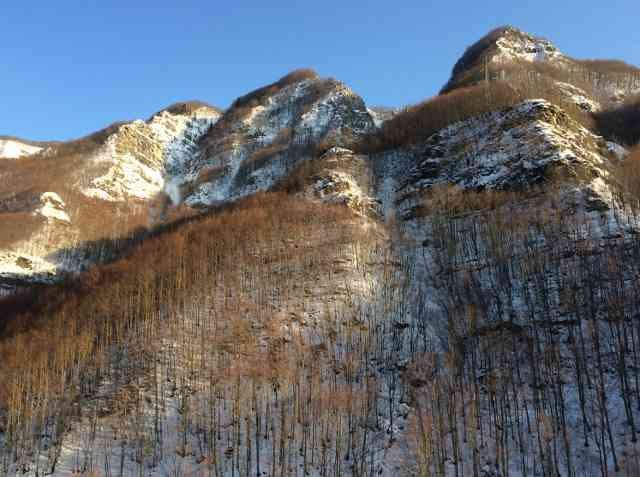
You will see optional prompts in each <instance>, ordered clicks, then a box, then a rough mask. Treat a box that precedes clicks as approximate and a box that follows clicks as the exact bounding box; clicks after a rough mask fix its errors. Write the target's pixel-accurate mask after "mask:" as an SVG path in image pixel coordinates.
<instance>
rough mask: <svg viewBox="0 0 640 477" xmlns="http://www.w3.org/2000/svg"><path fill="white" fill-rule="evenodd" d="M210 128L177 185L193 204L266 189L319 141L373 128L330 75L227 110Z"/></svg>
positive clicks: (361, 108)
mask: <svg viewBox="0 0 640 477" xmlns="http://www.w3.org/2000/svg"><path fill="white" fill-rule="evenodd" d="M221 122H222V123H223V124H224V127H220V128H219V129H216V128H214V129H212V132H211V133H210V134H208V135H207V138H206V140H205V146H204V148H203V152H202V153H201V154H199V155H195V156H192V157H191V158H190V162H188V163H185V165H184V167H183V175H182V180H181V187H182V189H183V190H186V191H187V193H186V194H185V197H186V198H185V201H186V203H187V204H189V205H192V206H199V205H211V204H215V203H219V202H222V201H228V200H234V199H237V198H240V197H243V196H246V195H249V194H252V193H255V192H257V191H259V190H265V189H267V188H269V187H271V186H272V185H273V184H275V183H276V182H277V181H278V180H279V179H282V178H283V177H284V176H285V175H286V173H287V172H288V171H290V170H291V169H292V168H293V167H294V166H295V165H296V164H297V163H299V162H300V161H303V160H308V159H311V158H312V155H313V150H314V148H313V145H314V144H318V143H319V142H320V141H323V140H324V141H333V142H335V143H340V142H342V141H343V140H345V139H344V138H352V137H354V136H358V135H361V134H364V133H366V132H368V131H370V130H372V129H373V127H374V124H373V119H372V118H371V116H370V114H369V112H368V111H367V108H366V106H365V104H364V101H362V99H361V98H360V97H359V96H357V95H356V94H355V93H354V92H353V91H351V90H350V89H349V88H348V87H347V86H345V85H344V84H342V83H340V82H338V81H335V80H326V79H310V80H309V79H307V80H303V81H300V82H297V83H294V84H290V85H288V86H285V87H283V88H282V89H281V90H279V91H277V92H276V93H274V94H272V95H269V96H267V97H266V98H262V100H261V102H260V104H252V105H248V106H244V107H242V108H238V109H235V110H231V111H230V112H228V113H226V114H225V117H223V119H222V121H221Z"/></svg>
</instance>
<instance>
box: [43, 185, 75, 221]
mask: <svg viewBox="0 0 640 477" xmlns="http://www.w3.org/2000/svg"><path fill="white" fill-rule="evenodd" d="M40 204H41V205H40V207H38V208H37V209H36V210H35V212H34V214H37V215H42V216H43V217H46V218H47V219H48V220H50V221H51V220H58V221H60V222H65V223H70V222H71V219H70V218H69V215H68V214H67V213H66V212H65V210H64V209H65V203H64V201H63V200H62V198H61V197H60V196H59V195H58V194H56V193H55V192H45V193H44V194H42V195H41V196H40Z"/></svg>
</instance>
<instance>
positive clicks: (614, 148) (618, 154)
mask: <svg viewBox="0 0 640 477" xmlns="http://www.w3.org/2000/svg"><path fill="white" fill-rule="evenodd" d="M607 150H608V151H609V152H610V153H611V154H612V155H613V156H614V157H615V158H617V159H624V158H625V157H627V154H629V151H627V149H626V148H624V147H622V146H621V145H620V144H618V143H615V142H613V141H607Z"/></svg>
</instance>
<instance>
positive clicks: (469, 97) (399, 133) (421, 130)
mask: <svg viewBox="0 0 640 477" xmlns="http://www.w3.org/2000/svg"><path fill="white" fill-rule="evenodd" d="M527 99H546V100H548V101H550V102H551V103H553V104H559V105H562V106H563V108H564V109H565V111H567V112H568V113H569V114H570V115H571V117H572V118H573V119H574V120H576V121H578V122H579V123H581V124H582V125H585V126H590V125H591V121H590V117H589V116H588V115H587V114H585V113H584V112H583V111H581V110H580V109H579V108H578V107H577V106H576V105H575V104H572V103H567V102H566V101H564V98H563V97H562V95H561V94H560V93H559V92H558V90H557V88H556V87H555V85H553V84H552V83H549V82H548V81H547V80H545V79H544V78H537V77H532V78H531V79H529V80H523V81H513V82H512V81H509V82H506V81H492V82H490V83H483V84H479V85H475V86H470V87H466V88H460V89H456V90H453V91H451V92H449V93H446V94H441V95H439V96H435V97H434V98H431V99H429V100H427V101H424V102H422V103H420V104H417V105H415V106H411V107H408V108H406V109H405V110H404V111H402V112H399V113H398V114H396V115H395V116H394V117H393V118H392V119H390V120H388V121H386V122H385V123H384V124H383V126H382V129H381V130H380V131H376V132H375V133H373V134H372V135H369V136H367V137H365V138H363V140H362V142H361V144H360V145H359V146H358V147H359V149H360V150H361V151H363V152H368V153H371V152H378V151H382V150H386V149H393V148H398V147H406V146H410V145H412V144H416V143H418V142H421V141H424V140H426V139H427V138H428V137H429V136H431V135H432V134H434V133H436V132H438V131H439V130H441V129H443V128H445V127H447V126H449V125H451V124H453V123H455V122H457V121H462V120H465V119H469V118H471V117H475V116H480V115H482V114H485V113H490V112H495V111H499V110H501V109H505V108H509V107H512V106H515V105H517V104H519V103H521V102H522V101H525V100H527Z"/></svg>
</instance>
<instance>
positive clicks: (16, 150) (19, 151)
mask: <svg viewBox="0 0 640 477" xmlns="http://www.w3.org/2000/svg"><path fill="white" fill-rule="evenodd" d="M42 149H44V148H42V147H39V146H32V145H31V144H26V143H24V142H21V141H16V140H14V139H0V158H2V159H18V158H20V157H25V156H30V155H32V154H35V153H37V152H40V151H42Z"/></svg>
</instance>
